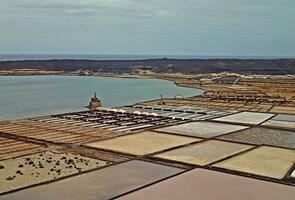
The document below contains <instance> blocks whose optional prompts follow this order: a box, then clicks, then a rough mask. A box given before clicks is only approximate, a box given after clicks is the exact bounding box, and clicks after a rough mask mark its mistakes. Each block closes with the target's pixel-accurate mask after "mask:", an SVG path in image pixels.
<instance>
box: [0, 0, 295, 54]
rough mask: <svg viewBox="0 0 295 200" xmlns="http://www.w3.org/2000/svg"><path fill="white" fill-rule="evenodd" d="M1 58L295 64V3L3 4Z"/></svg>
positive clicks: (100, 0)
mask: <svg viewBox="0 0 295 200" xmlns="http://www.w3.org/2000/svg"><path fill="white" fill-rule="evenodd" d="M0 53H69V54H70V53H91V54H153V55H155V54H166V55H167V54H189V55H244V56H252V55H253V56H295V0H0Z"/></svg>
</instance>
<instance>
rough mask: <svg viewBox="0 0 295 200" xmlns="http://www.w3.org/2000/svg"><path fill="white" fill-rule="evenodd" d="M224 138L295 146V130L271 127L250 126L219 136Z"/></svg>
mask: <svg viewBox="0 0 295 200" xmlns="http://www.w3.org/2000/svg"><path fill="white" fill-rule="evenodd" d="M218 138H220V139H223V140H228V141H235V142H244V143H249V144H258V145H259V144H266V145H273V146H279V147H287V148H295V132H292V131H286V130H277V129H270V128H258V127H254V128H250V129H246V130H242V131H239V132H235V133H230V134H228V135H224V136H220V137H218Z"/></svg>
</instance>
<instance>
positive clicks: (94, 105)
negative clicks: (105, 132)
mask: <svg viewBox="0 0 295 200" xmlns="http://www.w3.org/2000/svg"><path fill="white" fill-rule="evenodd" d="M98 107H101V100H100V99H98V98H97V97H96V93H94V97H92V98H91V101H90V102H89V106H88V108H89V109H90V110H95V109H96V108H98Z"/></svg>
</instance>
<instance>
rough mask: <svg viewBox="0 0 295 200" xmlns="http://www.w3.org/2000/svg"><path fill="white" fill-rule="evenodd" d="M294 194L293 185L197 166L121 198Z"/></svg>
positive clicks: (260, 199)
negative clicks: (197, 167) (198, 167)
mask: <svg viewBox="0 0 295 200" xmlns="http://www.w3.org/2000/svg"><path fill="white" fill-rule="evenodd" d="M294 196H295V189H294V187H292V186H287V185H282V184H277V183H271V182H267V181H261V180H256V179H251V178H246V177H242V176H236V175H230V174H225V173H220V172H215V171H211V170H205V169H195V170H192V171H189V172H186V173H184V174H181V175H178V176H175V177H173V178H170V179H167V180H165V181H162V182H159V183H157V184H155V185H152V186H149V187H146V188H143V189H141V190H139V191H136V192H133V193H131V194H127V195H126V196H122V197H121V198H119V200H141V199H144V200H168V199H169V200H181V199H185V200H196V199H198V200H218V199H220V200H290V199H293V197H294Z"/></svg>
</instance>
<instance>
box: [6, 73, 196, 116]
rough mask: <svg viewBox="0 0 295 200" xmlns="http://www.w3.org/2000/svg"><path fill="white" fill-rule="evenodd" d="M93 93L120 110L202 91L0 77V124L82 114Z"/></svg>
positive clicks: (150, 82)
mask: <svg viewBox="0 0 295 200" xmlns="http://www.w3.org/2000/svg"><path fill="white" fill-rule="evenodd" d="M94 92H96V93H97V95H98V97H99V98H100V99H101V100H102V103H103V106H121V105H127V104H133V103H136V102H139V101H145V100H151V99H155V98H159V97H160V94H163V96H164V97H173V96H175V95H176V94H181V95H183V96H193V95H198V94H201V93H202V90H198V89H190V88H181V87H177V86H176V85H175V84H174V83H173V82H170V81H165V80H157V79H122V78H106V77H78V76H2V77H1V76H0V120H6V119H17V118H24V117H34V116H41V115H48V114H54V113H63V112H71V111H80V110H85V106H86V105H87V104H88V102H89V100H90V98H91V96H93V93H94Z"/></svg>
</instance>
